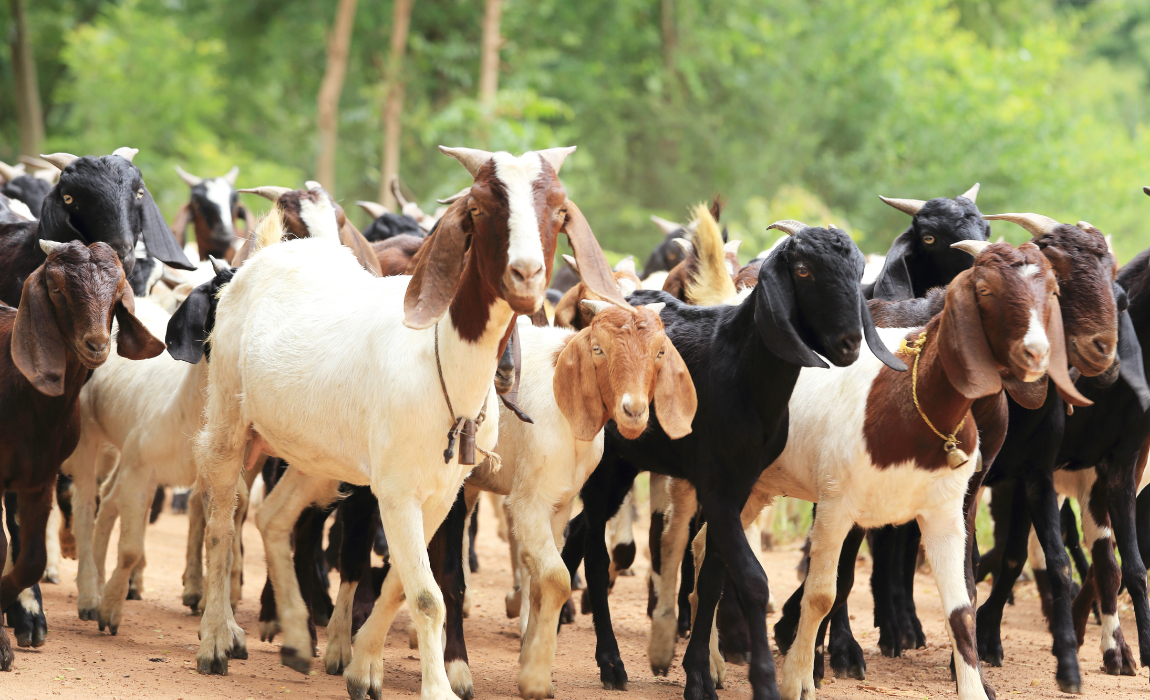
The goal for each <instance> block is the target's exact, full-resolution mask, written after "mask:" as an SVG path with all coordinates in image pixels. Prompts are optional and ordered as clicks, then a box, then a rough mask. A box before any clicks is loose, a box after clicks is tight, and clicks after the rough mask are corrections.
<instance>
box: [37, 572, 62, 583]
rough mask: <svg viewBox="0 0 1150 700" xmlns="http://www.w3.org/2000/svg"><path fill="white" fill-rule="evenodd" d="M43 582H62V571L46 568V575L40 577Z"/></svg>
mask: <svg viewBox="0 0 1150 700" xmlns="http://www.w3.org/2000/svg"><path fill="white" fill-rule="evenodd" d="M40 581H41V582H43V583H60V572H59V571H56V570H55V569H50V570H49V569H46V570H45V571H44V575H43V576H41V577H40Z"/></svg>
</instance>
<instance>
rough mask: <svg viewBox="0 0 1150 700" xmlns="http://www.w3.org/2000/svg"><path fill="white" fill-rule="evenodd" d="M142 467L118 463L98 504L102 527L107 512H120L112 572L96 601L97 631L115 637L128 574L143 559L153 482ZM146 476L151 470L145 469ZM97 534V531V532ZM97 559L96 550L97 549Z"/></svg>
mask: <svg viewBox="0 0 1150 700" xmlns="http://www.w3.org/2000/svg"><path fill="white" fill-rule="evenodd" d="M142 471H144V469H143V468H142V465H138V464H137V463H136V462H134V461H132V458H130V457H129V458H127V459H124V460H123V461H121V463H120V470H119V472H118V473H117V478H116V483H115V485H114V486H113V487H112V489H111V492H110V493H108V495H107V496H106V497H105V498H104V499H103V500H102V501H101V502H100V514H99V516H97V522H98V524H101V525H102V524H103V523H104V522H105V521H106V520H107V518H105V517H104V514H105V513H106V512H108V511H113V512H114V511H115V510H118V511H119V512H120V542H119V549H118V551H117V554H116V568H115V569H113V571H112V575H111V577H109V579H108V583H107V584H106V585H105V586H104V592H103V596H102V597H101V599H100V616H99V624H100V630H101V631H103V630H104V629H105V628H107V630H108V633H109V634H111V635H113V636H115V635H116V633H117V632H118V631H119V629H120V620H121V618H122V617H123V614H124V601H125V600H126V599H127V596H128V586H129V584H130V582H131V577H132V572H133V570H135V568H136V564H138V563H139V561H140V558H141V557H143V555H144V526H145V524H146V523H147V514H148V509H149V507H150V506H151V503H152V494H153V492H154V491H155V486H156V484H155V482H154V481H152V480H151V479H150V478H149V475H148V474H146V473H141V472H142ZM147 471H148V472H150V471H151V469H150V468H147ZM97 529H98V530H99V529H101V528H97ZM96 554H97V557H99V556H100V549H99V547H97V550H96Z"/></svg>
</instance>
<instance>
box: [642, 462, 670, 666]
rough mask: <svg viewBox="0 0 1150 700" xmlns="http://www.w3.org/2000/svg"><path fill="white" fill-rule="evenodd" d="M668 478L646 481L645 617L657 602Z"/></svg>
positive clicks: (651, 612)
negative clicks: (648, 555)
mask: <svg viewBox="0 0 1150 700" xmlns="http://www.w3.org/2000/svg"><path fill="white" fill-rule="evenodd" d="M670 479H671V477H667V476H663V475H662V474H651V475H650V481H649V482H648V483H649V485H650V486H649V488H648V491H649V492H650V499H649V500H650V506H651V528H650V529H649V530H648V531H647V551H648V552H650V553H651V568H650V570H649V571H648V572H647V617H652V616H653V615H654V613H655V608H656V607H657V606H658V603H659V579H660V578H661V576H662V572H663V546H662V541H663V529H664V527H665V525H664V519H665V517H666V511H667V508H668V507H669V506H670V502H669V501H670V493H669V486H670ZM648 653H649V652H648ZM656 675H658V674H656Z"/></svg>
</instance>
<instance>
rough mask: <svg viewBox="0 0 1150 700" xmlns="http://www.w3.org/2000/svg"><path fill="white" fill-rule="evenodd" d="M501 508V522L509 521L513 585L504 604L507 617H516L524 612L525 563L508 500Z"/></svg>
mask: <svg viewBox="0 0 1150 700" xmlns="http://www.w3.org/2000/svg"><path fill="white" fill-rule="evenodd" d="M499 508H500V510H503V511H504V515H503V518H502V519H501V522H505V523H507V549H508V553H509V555H510V556H511V584H512V585H511V590H510V591H507V595H506V596H504V597H503V605H504V606H505V607H506V610H507V618H508V619H515V618H517V617H519V615H520V614H521V613H522V612H523V565H522V562H521V561H520V559H519V538H518V537H516V536H515V527H514V524H513V523H512V516H511V513H510V512H507V509H508V506H507V501H506V500H503V501H501V502H500V505H499ZM521 627H522V625H521ZM522 632H523V630H522V629H520V634H522Z"/></svg>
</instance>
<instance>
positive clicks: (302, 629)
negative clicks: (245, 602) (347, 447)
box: [256, 466, 339, 673]
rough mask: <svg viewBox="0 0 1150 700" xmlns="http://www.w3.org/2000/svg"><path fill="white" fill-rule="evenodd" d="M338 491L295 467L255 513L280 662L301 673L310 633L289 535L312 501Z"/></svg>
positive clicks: (325, 499) (308, 659)
mask: <svg viewBox="0 0 1150 700" xmlns="http://www.w3.org/2000/svg"><path fill="white" fill-rule="evenodd" d="M338 492H339V482H337V481H333V480H331V479H326V478H323V477H317V476H310V475H308V474H304V473H303V472H301V471H300V470H299V469H297V468H295V467H294V466H293V467H291V468H289V469H288V470H287V472H286V473H285V474H284V475H283V477H282V478H281V479H280V481H279V483H277V484H276V487H275V488H274V489H272V492H271V493H270V494H269V495H268V497H267V498H266V499H264V502H263V505H261V506H260V509H259V511H258V512H257V513H256V527H257V528H258V529H259V531H260V535H261V537H262V539H263V543H264V552H265V554H266V556H267V562H268V577H269V578H270V579H271V583H272V589H273V590H274V591H275V600H276V610H277V611H278V612H279V627H280V629H282V630H283V635H284V637H283V644H282V646H281V647H280V662H281V663H282V664H283V665H284V666H287V667H288V668H291V669H293V670H296V671H299V672H300V673H307V672H308V671H310V670H311V659H312V649H313V648H314V647H313V642H312V638H311V633H310V632H309V631H308V625H307V621H308V611H307V605H306V603H305V602H304V598H303V595H302V593H301V592H300V584H299V579H298V578H297V577H296V570H295V567H294V565H293V561H292V552H291V544H290V543H291V533H292V530H293V528H294V527H295V524H296V521H297V520H299V516H300V513H302V512H303V511H304V509H305V508H307V507H308V506H309V505H310V504H312V503H316V502H318V503H328V502H330V501H331V500H332V499H334V498H335V497H336V495H337V494H338ZM261 634H263V625H262V624H261Z"/></svg>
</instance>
